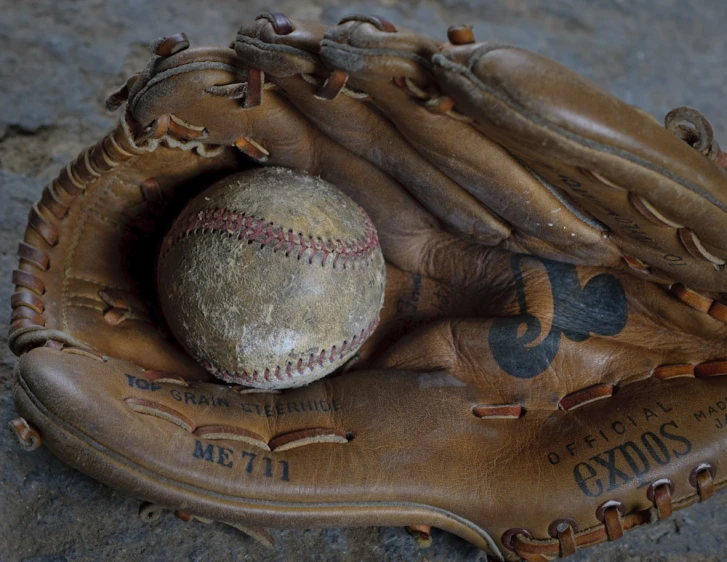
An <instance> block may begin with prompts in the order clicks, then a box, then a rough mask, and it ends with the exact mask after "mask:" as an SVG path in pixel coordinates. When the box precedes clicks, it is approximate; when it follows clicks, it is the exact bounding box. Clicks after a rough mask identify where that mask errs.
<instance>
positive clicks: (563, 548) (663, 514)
mask: <svg viewBox="0 0 727 562" xmlns="http://www.w3.org/2000/svg"><path fill="white" fill-rule="evenodd" d="M689 482H690V484H691V485H692V486H693V487H694V488H695V492H696V493H693V494H690V495H689V496H687V497H685V498H680V499H679V500H676V501H675V500H674V497H673V496H674V483H673V482H672V481H671V480H669V479H666V478H663V479H659V480H656V481H654V482H652V484H651V485H650V486H649V487H648V488H647V489H646V492H645V494H646V497H647V498H648V500H649V502H650V503H651V505H652V507H651V508H650V509H647V510H641V511H636V512H632V513H626V509H625V506H624V504H623V503H621V502H619V501H615V500H609V501H606V502H604V503H603V504H601V505H600V506H599V507H598V509H597V510H596V513H595V516H596V519H598V520H599V521H601V523H602V525H600V526H598V527H594V528H591V529H585V530H583V531H579V528H578V524H577V523H576V522H575V521H573V520H572V519H556V520H554V521H553V522H552V523H551V524H550V527H549V529H548V531H549V534H550V536H551V537H552V538H551V539H534V538H532V534H531V533H530V532H528V531H527V530H526V529H510V530H509V531H507V532H506V533H504V534H503V536H502V543H503V545H504V546H505V547H506V548H508V549H509V550H511V551H513V552H515V553H517V554H518V555H519V556H521V557H522V558H523V559H524V560H528V561H530V562H544V561H546V560H552V559H553V558H554V557H558V556H560V557H566V556H569V555H571V554H574V553H575V552H576V550H577V549H578V548H582V547H587V546H592V545H594V544H598V543H600V542H604V541H612V540H616V539H619V538H621V537H622V536H623V534H624V532H625V531H628V530H630V529H633V528H634V527H638V526H640V525H645V524H648V523H651V522H653V521H656V520H662V519H666V518H667V517H669V516H670V515H671V514H672V512H673V510H674V509H675V507H679V508H680V507H686V505H689V504H691V503H693V502H694V501H695V500H696V501H704V500H706V499H708V498H710V497H711V496H712V495H713V494H714V492H715V490H716V488H717V487H718V486H717V483H716V470H715V468H714V466H713V465H712V464H710V463H701V464H699V465H697V466H696V467H695V468H694V469H693V471H692V473H691V476H690V478H689ZM719 487H722V484H721V483H720V485H719Z"/></svg>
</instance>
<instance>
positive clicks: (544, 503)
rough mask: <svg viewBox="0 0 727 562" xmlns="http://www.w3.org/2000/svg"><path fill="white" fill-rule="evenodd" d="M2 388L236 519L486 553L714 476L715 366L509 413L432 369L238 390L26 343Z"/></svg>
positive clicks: (590, 529)
mask: <svg viewBox="0 0 727 562" xmlns="http://www.w3.org/2000/svg"><path fill="white" fill-rule="evenodd" d="M14 394H15V399H16V403H17V408H18V411H19V413H20V414H21V415H22V416H24V417H25V418H26V419H27V421H28V422H29V423H30V424H31V425H32V426H35V428H36V429H37V430H38V432H39V434H40V436H41V439H42V441H43V443H45V444H46V445H47V446H48V447H49V448H50V449H51V450H52V451H53V452H55V453H56V454H57V455H59V456H60V458H62V459H63V460H65V461H66V462H68V463H70V464H71V465H72V466H74V467H76V468H78V469H80V470H82V471H83V472H85V473H87V474H89V475H90V476H92V477H93V478H96V479H98V480H100V481H101V482H104V483H106V484H108V485H111V486H113V487H115V488H117V489H120V490H122V491H125V492H127V493H131V494H133V495H135V496H137V497H139V498H142V499H145V500H149V501H152V502H154V503H157V504H160V505H168V506H182V507H183V509H184V511H185V512H188V513H190V514H193V515H197V516H201V517H206V518H210V519H215V520H220V521H227V522H235V523H240V524H243V525H254V526H261V525H262V526H287V527H290V526H302V527H311V526H328V525H335V526H341V525H348V526H356V525H373V524H375V525H382V524H384V525H404V524H408V525H412V524H421V525H433V526H437V527H441V528H443V529H445V530H448V531H450V532H454V533H456V534H458V535H460V536H461V537H463V538H465V539H467V540H469V541H470V542H472V543H474V544H475V545H477V546H478V547H480V548H483V549H485V550H487V551H488V552H489V553H490V554H491V555H492V556H494V557H495V558H496V559H500V560H503V559H505V558H507V559H510V560H514V559H519V558H520V557H522V556H530V557H532V556H535V555H542V556H546V557H548V558H550V557H553V556H556V555H558V554H560V553H562V552H572V551H573V550H575V549H576V548H578V547H582V546H588V545H590V544H596V543H598V542H602V541H604V540H606V539H608V538H611V539H614V538H617V537H618V536H620V535H621V534H623V531H624V530H628V529H630V528H632V527H636V526H639V525H642V524H645V523H647V522H650V521H652V520H654V518H655V517H654V516H657V517H659V518H663V517H667V516H668V515H669V514H670V513H671V510H672V509H678V508H681V507H685V506H687V505H690V504H691V503H693V502H695V501H699V499H700V498H701V499H706V498H708V497H709V496H710V495H711V494H712V493H713V492H714V489H715V488H720V487H722V486H724V482H725V480H724V475H723V474H722V473H723V471H724V464H725V459H724V451H725V450H727V447H724V446H722V445H721V444H722V441H723V440H724V439H725V435H727V434H726V433H725V432H724V431H723V430H720V428H723V421H721V419H720V417H719V413H718V412H717V411H715V412H714V413H711V412H710V411H709V408H710V407H711V406H712V405H714V408H715V410H717V409H718V408H723V405H722V406H717V405H718V404H722V401H721V400H720V399H719V398H715V397H721V396H725V394H727V379H725V378H724V377H721V378H713V379H710V380H688V379H681V380H671V381H658V380H655V379H651V380H649V381H643V382H639V383H635V384H632V385H628V386H627V387H625V388H623V389H622V390H620V392H619V393H618V395H615V396H614V397H613V398H611V399H609V400H604V401H601V402H599V403H592V404H587V405H584V406H583V407H582V408H578V409H576V410H572V411H559V412H553V411H551V410H548V411H538V410H532V411H520V412H516V411H514V410H513V409H500V410H499V411H496V410H494V409H489V408H486V407H481V404H480V402H479V398H480V397H479V394H478V391H477V390H476V389H474V388H473V387H471V386H468V385H466V384H464V383H462V382H461V381H458V380H457V379H454V378H453V377H451V376H450V375H447V374H444V373H416V374H415V373H402V372H399V373H396V372H376V371H371V372H367V373H359V374H357V375H355V376H351V375H343V376H341V377H338V378H334V379H329V380H326V381H319V382H318V383H315V384H313V385H311V386H309V387H306V388H302V389H295V390H294V391H288V392H285V393H281V394H271V393H263V394H260V393H256V394H241V393H240V392H239V391H237V390H235V389H233V388H230V387H223V386H220V385H211V384H203V383H196V384H190V385H187V386H181V385H180V384H171V383H168V382H154V381H150V380H148V379H146V378H145V377H144V375H143V373H142V372H141V371H140V370H139V369H138V368H137V367H135V366H134V365H132V364H130V363H126V362H122V361H117V360H113V359H111V360H109V361H107V362H103V361H97V360H94V359H92V358H89V357H84V356H81V355H78V354H75V353H65V352H62V351H58V350H53V349H48V348H38V349H35V350H32V351H30V352H29V353H27V354H25V355H24V356H23V357H22V358H21V359H20V366H19V369H18V376H17V379H16V384H15V388H14ZM402 397H406V399H404V400H402ZM614 403H616V404H617V406H618V407H617V409H614ZM404 440H405V441H410V442H411V441H413V442H415V443H416V446H412V447H407V448H406V453H405V454H403V453H402V448H401V443H402V441H404ZM473 445H474V446H473ZM518 505H521V506H522V505H526V506H528V509H513V506H518Z"/></svg>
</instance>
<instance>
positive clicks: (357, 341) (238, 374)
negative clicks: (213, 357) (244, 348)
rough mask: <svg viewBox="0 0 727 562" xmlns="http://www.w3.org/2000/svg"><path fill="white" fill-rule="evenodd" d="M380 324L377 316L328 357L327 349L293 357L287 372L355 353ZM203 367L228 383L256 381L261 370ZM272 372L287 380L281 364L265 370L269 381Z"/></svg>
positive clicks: (295, 372)
mask: <svg viewBox="0 0 727 562" xmlns="http://www.w3.org/2000/svg"><path fill="white" fill-rule="evenodd" d="M378 324H379V319H378V318H377V319H376V320H374V321H373V322H371V324H369V325H368V327H367V328H366V329H364V330H361V333H360V334H355V335H354V336H353V337H352V338H351V343H350V345H349V344H348V341H347V340H344V341H343V344H342V345H341V346H340V351H338V352H336V350H337V349H338V348H337V346H335V345H334V346H333V347H332V348H331V352H330V354H328V357H326V350H325V349H322V350H321V352H320V353H319V354H318V356H317V357H316V354H315V353H309V354H308V355H307V356H306V355H305V354H304V355H300V356H299V357H297V358H292V359H291V360H290V361H288V363H287V364H286V365H285V367H284V369H285V374H286V375H287V377H288V378H293V377H295V376H297V375H303V374H305V372H306V371H312V370H314V369H315V368H317V367H323V366H324V365H325V363H326V362H329V363H333V362H334V361H337V360H338V359H341V358H342V357H344V356H346V355H349V354H351V353H353V352H354V351H355V350H356V349H358V348H359V347H361V344H362V343H363V342H364V341H365V340H366V338H368V337H369V336H370V335H371V334H372V333H373V331H374V330H375V329H376V326H378ZM306 357H307V362H306ZM203 367H204V368H205V369H206V370H207V371H209V372H210V373H212V374H213V375H215V376H216V377H219V378H221V379H222V380H224V381H225V382H228V383H239V382H240V379H242V380H244V381H248V382H249V381H254V382H256V381H257V380H258V377H259V372H258V371H257V370H255V371H253V372H252V374H250V373H248V372H247V371H228V370H226V369H220V368H218V367H215V366H214V365H212V363H205V364H204V365H203ZM271 372H272V373H273V376H274V377H275V378H276V379H278V380H285V379H284V377H283V376H282V375H281V368H280V366H277V367H275V369H274V370H273V369H271V368H266V369H264V370H263V373H264V375H263V378H264V379H265V380H266V381H267V382H270V373H271Z"/></svg>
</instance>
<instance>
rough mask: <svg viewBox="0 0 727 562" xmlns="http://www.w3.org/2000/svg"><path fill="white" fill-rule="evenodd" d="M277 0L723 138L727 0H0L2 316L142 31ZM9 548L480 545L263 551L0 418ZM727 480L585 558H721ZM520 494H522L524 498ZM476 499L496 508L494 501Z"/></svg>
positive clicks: (321, 555)
mask: <svg viewBox="0 0 727 562" xmlns="http://www.w3.org/2000/svg"><path fill="white" fill-rule="evenodd" d="M270 8H273V9H275V10H277V11H283V12H286V13H287V14H288V15H290V16H293V17H304V18H314V19H322V20H324V21H327V22H330V23H334V22H335V21H337V20H338V19H339V18H340V17H342V16H343V15H345V14H350V13H354V12H370V13H377V14H380V15H382V16H384V17H387V18H389V19H391V20H392V21H394V22H395V23H397V24H400V25H404V26H407V27H410V28H413V29H416V30H418V31H423V32H426V33H429V34H432V35H438V36H441V37H444V35H445V31H446V28H447V26H448V25H450V24H455V23H462V22H466V23H470V24H473V25H474V28H475V32H476V35H477V37H479V38H483V39H484V38H487V39H491V40H498V41H502V42H507V43H514V44H518V45H521V46H524V47H526V48H529V49H533V50H535V51H538V52H540V53H542V54H544V55H547V56H551V57H554V58H555V59H557V60H559V61H560V62H562V63H564V64H566V65H567V66H570V67H572V68H574V69H576V70H578V71H580V72H582V73H583V74H585V75H586V76H588V77H590V78H592V79H594V80H595V81H596V82H598V83H599V84H601V85H602V86H604V87H605V88H606V89H608V90H609V91H611V92H613V93H614V94H616V95H618V96H620V97H621V98H623V99H625V100H626V101H628V102H630V103H633V104H635V105H638V106H641V107H643V108H644V109H646V110H647V111H649V112H651V113H652V114H654V115H655V116H656V117H657V118H659V119H662V118H663V116H664V115H665V114H666V112H667V111H668V110H670V109H671V108H672V107H675V106H678V105H692V106H695V107H697V108H699V109H700V110H701V111H703V112H704V113H705V114H706V115H707V116H708V117H710V119H711V120H712V123H713V125H714V127H715V132H716V134H717V137H718V138H720V139H722V141H723V144H724V143H725V142H727V111H725V109H724V107H725V104H724V99H725V96H726V95H727V73H725V72H724V70H723V68H724V56H725V55H724V53H726V52H727V35H725V34H724V32H723V29H724V22H725V21H727V3H725V2H724V1H723V0H697V1H695V2H684V1H681V0H640V1H639V2H633V1H629V0H591V1H589V2H583V1H582V0H487V1H484V0H421V1H415V0H378V1H374V0H354V1H345V2H344V1H343V0H309V1H306V2H303V1H300V0H280V1H278V2H270V1H269V0H268V1H262V0H260V1H244V0H219V1H216V2H214V3H209V4H208V3H202V2H191V1H190V2H179V1H172V0H160V1H158V2H139V1H135V0H117V1H115V2H103V1H102V0H76V1H75V2H72V3H71V2H54V1H53V0H34V1H33V2H27V1H21V0H0V14H2V15H1V16H0V83H1V84H2V88H0V209H1V210H0V270H1V271H2V272H3V276H4V279H5V281H4V282H3V283H0V303H2V306H3V307H4V308H3V313H2V315H0V318H2V324H3V326H0V334H1V335H2V337H3V338H4V337H5V335H6V333H7V320H8V318H9V314H10V307H9V304H8V303H9V299H10V291H11V289H12V287H11V285H10V271H11V270H12V269H13V267H14V266H15V248H16V246H17V241H18V239H19V238H20V236H21V233H22V230H23V228H24V225H25V220H26V216H27V209H28V207H29V206H30V204H31V203H32V202H34V201H35V200H36V199H37V198H38V197H39V196H40V191H41V189H42V187H43V183H44V182H46V181H48V180H49V179H51V178H52V177H53V176H54V175H55V174H56V173H57V171H58V169H59V168H60V167H61V166H62V165H65V163H66V162H67V161H68V160H69V159H71V158H73V157H75V156H76V154H77V153H78V152H79V151H80V150H81V149H82V148H85V147H86V146H87V145H89V144H91V143H93V142H95V141H96V140H97V139H98V138H99V137H100V135H101V134H103V133H104V132H106V130H108V129H109V128H110V127H111V125H112V123H113V122H114V120H115V116H113V115H110V114H108V113H107V112H106V111H105V109H104V107H103V100H104V99H105V97H106V95H107V94H108V93H110V92H112V91H113V90H114V89H115V88H116V87H117V86H119V85H120V84H121V83H122V82H123V81H124V79H125V78H126V77H127V76H128V75H129V74H131V73H132V72H134V71H136V70H139V69H141V68H142V66H143V64H144V62H145V61H146V59H147V57H148V53H147V51H146V44H148V43H149V42H150V41H151V40H153V39H155V38H156V37H159V36H162V35H169V34H171V33H174V32H177V31H180V30H181V31H185V32H186V33H187V34H188V35H189V37H190V39H191V40H192V42H193V43H194V44H195V45H201V44H222V45H224V44H227V43H229V42H230V41H231V40H232V39H233V38H234V36H235V30H236V28H237V26H238V25H239V24H240V22H242V21H247V20H249V19H250V18H252V17H254V16H255V15H256V14H257V13H258V12H260V11H261V10H262V9H270ZM13 364H14V358H13V357H12V356H11V354H10V352H9V351H8V349H7V345H6V344H5V342H2V343H1V344H0V384H1V385H2V386H1V387H0V423H1V424H2V425H3V426H4V425H5V424H6V423H7V421H8V420H10V419H11V418H12V417H13V416H14V414H13V406H12V397H11V393H10V390H11V380H12V366H13ZM0 506H2V508H3V510H2V511H3V516H2V518H0V560H2V561H3V562H16V561H26V562H30V561H33V562H41V561H43V562H61V561H67V560H73V561H92V560H115V561H120V562H123V561H132V560H133V561H157V560H158V561H166V560H200V561H201V560H215V561H226V560H251V561H252V560H256V561H268V560H280V561H283V560H300V561H314V560H316V561H318V560H345V561H359V560H366V561H368V560H391V561H394V560H420V561H424V560H427V561H431V562H434V561H449V560H461V561H476V560H483V559H484V558H483V556H482V554H481V553H479V552H478V551H476V550H475V549H473V548H472V547H470V546H468V545H467V544H465V543H463V542H462V541H460V540H459V539H457V538H455V537H452V536H447V535H444V534H443V533H435V534H434V545H433V546H432V547H431V548H429V549H427V550H418V549H417V547H416V545H415V544H414V542H413V541H412V540H411V539H410V538H409V537H408V536H407V535H406V534H405V533H404V531H403V530H401V529H391V528H382V529H348V530H296V531H274V532H273V534H274V536H275V538H276V540H277V549H276V551H274V552H271V551H268V550H266V549H264V548H263V547H261V546H260V545H258V544H257V543H255V542H254V541H252V540H251V539H249V538H246V537H244V536H242V535H240V533H239V532H237V531H235V530H234V529H231V528H227V527H225V526H223V525H219V524H212V525H204V524H202V523H183V522H182V521H180V520H178V519H176V518H174V517H172V516H167V517H162V518H161V519H160V520H158V521H156V522H153V523H151V524H145V523H142V522H141V521H140V520H139V519H138V518H137V517H136V513H137V508H138V504H137V502H136V501H135V500H134V499H133V498H130V497H127V496H124V495H121V494H118V493H116V492H114V491H112V490H110V489H108V488H106V487H103V486H101V485H99V484H97V483H95V482H93V481H91V480H90V479H88V478H86V477H85V476H83V475H82V474H80V473H78V472H76V471H73V470H71V469H69V468H68V467H66V466H65V465H63V464H62V463H61V462H59V461H58V460H56V459H55V458H54V457H52V456H51V455H50V454H49V453H48V452H47V451H46V450H44V449H42V448H41V449H40V450H38V451H35V452H34V453H24V452H22V451H21V450H20V449H19V448H18V447H17V446H16V445H15V443H14V441H13V440H12V438H11V436H10V435H9V433H8V432H2V433H0ZM726 506H727V494H724V493H722V494H718V495H717V496H716V497H715V498H713V499H710V500H709V502H707V503H705V504H703V505H697V506H694V507H692V508H690V509H688V510H686V511H680V512H678V513H676V514H675V515H674V516H673V517H671V518H670V519H669V520H667V521H664V522H662V523H659V524H655V525H652V526H649V527H647V528H644V529H640V530H637V531H634V532H630V533H628V534H627V536H626V537H625V538H624V539H623V540H620V541H618V542H615V543H612V544H606V545H602V546H600V547H597V548H593V549H590V550H587V551H583V552H580V553H578V554H577V555H576V556H574V557H572V558H571V559H570V560H574V561H577V562H585V561H589V562H595V561H600V562H646V561H649V562H677V561H686V562H697V561H699V562H706V561H709V562H713V561H719V560H727V543H726V542H725V539H724V535H725V530H726V529H727V515H725V513H726V512H727V510H725V509H723V507H726ZM514 508H515V507H514ZM482 509H487V506H486V505H483V506H482Z"/></svg>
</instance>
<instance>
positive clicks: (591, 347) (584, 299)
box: [372, 256, 727, 410]
mask: <svg viewBox="0 0 727 562" xmlns="http://www.w3.org/2000/svg"><path fill="white" fill-rule="evenodd" d="M503 261H504V262H505V263H501V264H500V269H501V270H502V271H508V270H509V271H510V277H509V278H505V276H504V275H501V276H500V281H501V283H500V288H501V289H502V287H503V286H504V287H507V289H506V290H504V291H503V293H502V297H501V298H498V299H488V298H482V299H475V300H474V301H473V300H471V301H470V302H471V304H470V306H469V308H466V307H464V306H462V307H460V308H459V309H455V308H454V307H453V310H451V311H448V312H447V313H445V314H444V315H439V316H438V317H437V316H435V315H432V316H430V317H429V318H423V319H418V320H419V322H418V323H417V324H414V323H411V324H409V333H408V335H406V336H405V337H401V336H399V337H398V338H397V339H394V340H391V341H392V342H394V343H392V344H390V346H389V347H388V348H385V349H381V350H380V351H379V355H378V357H377V360H376V361H375V362H374V363H373V365H372V366H373V367H375V368H381V369H400V370H413V371H418V372H436V371H444V372H448V373H451V374H453V375H454V376H456V377H457V378H458V379H460V380H462V381H464V382H466V383H467V384H468V385H471V386H473V387H476V388H477V389H478V390H479V391H480V395H479V396H480V400H482V401H483V402H486V403H487V404H489V405H492V406H493V407H494V406H498V405H500V406H501V405H510V406H512V407H518V406H519V407H523V408H525V409H526V410H531V409H546V410H557V409H570V408H574V407H578V406H580V405H582V404H584V403H587V402H589V401H592V400H597V399H600V398H606V397H609V396H611V395H612V394H613V393H614V391H615V389H617V388H620V387H622V386H623V385H627V384H631V383H633V382H635V381H639V380H643V379H647V378H650V377H656V378H667V377H673V376H689V377H694V376H712V375H713V374H715V373H724V372H725V371H727V362H725V361H724V358H725V356H726V354H727V345H726V344H725V341H727V340H726V338H727V326H726V325H725V324H724V323H722V322H720V321H718V320H716V319H710V318H709V317H708V316H706V315H705V314H704V313H703V312H699V311H697V310H694V309H691V308H689V307H686V306H683V305H678V303H675V302H674V299H673V298H672V297H671V296H670V295H669V294H668V293H666V292H664V291H663V289H661V288H660V287H658V286H656V285H654V284H652V283H647V282H643V281H641V280H638V279H635V278H633V277H631V276H630V275H628V274H626V273H620V274H614V273H611V272H604V271H603V270H602V269H598V268H588V267H584V266H573V265H569V264H563V263H556V262H542V261H540V260H538V259H536V258H532V257H524V256H511V257H507V256H505V257H504V259H503ZM507 262H509V263H507ZM431 290H432V289H431V288H430V287H428V286H427V285H425V284H423V283H422V284H421V285H420V294H419V295H418V303H420V304H421V307H422V308H424V307H425V306H426V304H427V302H428V300H429V299H431V298H432V296H431V295H430V294H428V293H429V291H431ZM435 290H436V288H435ZM452 293H453V297H452V304H453V305H454V304H455V303H456V300H457V296H456V293H457V291H452ZM392 325H396V323H395V322H392ZM693 327H697V329H694V328H693ZM675 341H679V345H678V346H675V345H674V342H675Z"/></svg>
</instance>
